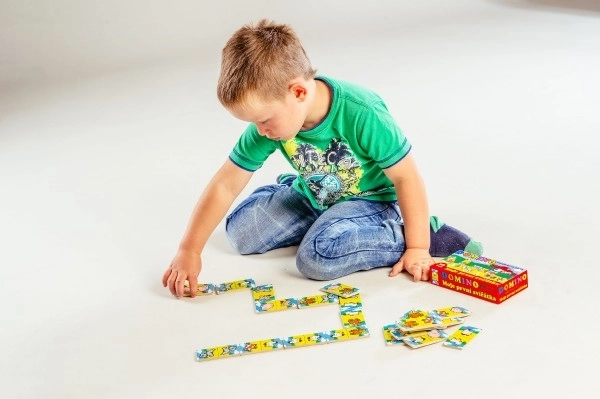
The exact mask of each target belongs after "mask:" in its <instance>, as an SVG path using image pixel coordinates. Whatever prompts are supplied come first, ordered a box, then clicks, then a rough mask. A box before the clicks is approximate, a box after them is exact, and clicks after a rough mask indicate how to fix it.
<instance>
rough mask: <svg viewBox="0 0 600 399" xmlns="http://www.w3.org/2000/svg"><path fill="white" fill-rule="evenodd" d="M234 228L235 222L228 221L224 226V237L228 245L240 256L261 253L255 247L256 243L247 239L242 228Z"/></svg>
mask: <svg viewBox="0 0 600 399" xmlns="http://www.w3.org/2000/svg"><path fill="white" fill-rule="evenodd" d="M239 227H240V226H236V222H235V221H233V220H231V219H228V220H227V223H226V224H225V235H226V236H227V240H228V241H229V244H230V245H231V246H232V247H233V249H235V250H236V251H237V252H238V253H239V254H240V255H251V254H258V253H261V252H260V250H259V248H258V247H257V245H256V241H254V240H250V239H248V232H247V231H244V229H243V228H239Z"/></svg>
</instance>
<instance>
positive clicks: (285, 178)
mask: <svg viewBox="0 0 600 399" xmlns="http://www.w3.org/2000/svg"><path fill="white" fill-rule="evenodd" d="M297 177H298V175H297V174H295V173H282V174H280V175H279V176H277V180H276V181H277V184H285V185H286V186H291V185H292V183H293V182H294V180H296V178H297Z"/></svg>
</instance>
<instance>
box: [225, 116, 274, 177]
mask: <svg viewBox="0 0 600 399" xmlns="http://www.w3.org/2000/svg"><path fill="white" fill-rule="evenodd" d="M276 148H277V142H275V141H273V140H270V139H268V138H266V137H264V136H261V135H260V134H258V131H257V130H256V126H255V125H254V124H250V125H248V127H247V128H246V130H245V131H244V133H242V135H241V136H240V138H239V139H238V142H237V143H236V145H235V146H234V147H233V150H232V151H231V153H230V154H229V159H231V161H232V162H233V163H235V164H236V165H237V166H239V167H240V168H242V169H246V170H248V171H250V172H255V171H257V170H258V169H260V168H261V167H262V166H263V164H264V163H265V161H266V160H267V158H269V155H271V154H272V153H273V151H275V149H276Z"/></svg>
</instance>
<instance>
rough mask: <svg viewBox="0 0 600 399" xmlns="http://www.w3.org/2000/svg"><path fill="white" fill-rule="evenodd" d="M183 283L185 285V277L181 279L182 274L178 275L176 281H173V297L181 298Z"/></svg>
mask: <svg viewBox="0 0 600 399" xmlns="http://www.w3.org/2000/svg"><path fill="white" fill-rule="evenodd" d="M184 283H185V277H183V274H178V275H177V280H175V291H176V292H175V296H177V298H181V297H182V296H183V284H184ZM190 288H191V287H190Z"/></svg>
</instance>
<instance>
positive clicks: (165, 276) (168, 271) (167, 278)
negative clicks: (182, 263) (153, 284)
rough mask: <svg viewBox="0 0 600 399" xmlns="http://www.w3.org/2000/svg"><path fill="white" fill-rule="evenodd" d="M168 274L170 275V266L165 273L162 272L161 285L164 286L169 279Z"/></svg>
mask: <svg viewBox="0 0 600 399" xmlns="http://www.w3.org/2000/svg"><path fill="white" fill-rule="evenodd" d="M170 275H171V266H169V267H168V268H167V270H166V271H165V274H163V277H162V284H163V287H166V286H167V281H168V280H169V276H170Z"/></svg>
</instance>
